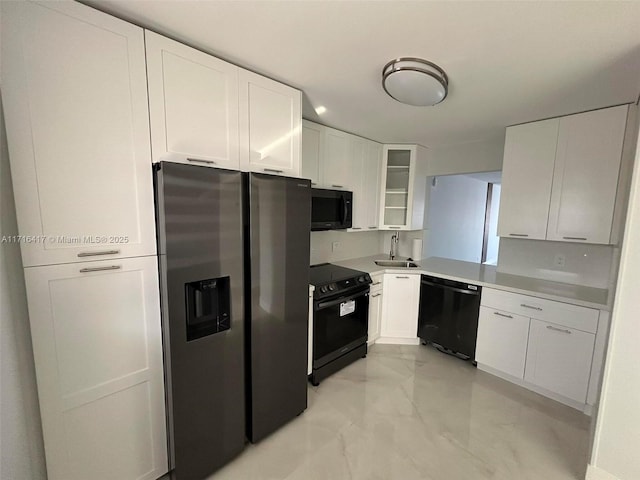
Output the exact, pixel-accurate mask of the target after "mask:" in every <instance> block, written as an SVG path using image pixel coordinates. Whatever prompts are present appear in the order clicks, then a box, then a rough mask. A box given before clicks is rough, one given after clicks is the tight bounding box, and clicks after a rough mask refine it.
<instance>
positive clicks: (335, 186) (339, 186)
mask: <svg viewBox="0 0 640 480" xmlns="http://www.w3.org/2000/svg"><path fill="white" fill-rule="evenodd" d="M331 186H332V187H333V188H344V187H343V186H342V185H331Z"/></svg>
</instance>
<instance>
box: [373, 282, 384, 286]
mask: <svg viewBox="0 0 640 480" xmlns="http://www.w3.org/2000/svg"><path fill="white" fill-rule="evenodd" d="M381 283H382V282H376V283H372V284H371V286H373V285H380V284H381Z"/></svg>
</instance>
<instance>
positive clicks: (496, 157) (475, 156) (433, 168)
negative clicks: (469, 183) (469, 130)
mask: <svg viewBox="0 0 640 480" xmlns="http://www.w3.org/2000/svg"><path fill="white" fill-rule="evenodd" d="M503 154H504V133H503V134H502V135H500V136H498V137H495V138H490V139H487V140H482V141H479V142H469V143H460V144H456V145H448V146H444V147H436V148H430V149H429V166H428V168H427V176H434V175H453V174H458V173H474V172H493V171H497V170H502V157H503Z"/></svg>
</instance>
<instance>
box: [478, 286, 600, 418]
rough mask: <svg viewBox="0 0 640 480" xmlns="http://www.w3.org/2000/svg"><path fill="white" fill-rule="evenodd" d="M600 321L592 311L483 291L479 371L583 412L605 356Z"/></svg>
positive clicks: (540, 299) (588, 404) (479, 324)
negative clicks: (514, 383) (597, 339)
mask: <svg viewBox="0 0 640 480" xmlns="http://www.w3.org/2000/svg"><path fill="white" fill-rule="evenodd" d="M600 316H601V315H600V312H599V311H598V310H595V309H593V308H587V307H582V306H577V305H572V304H567V303H563V302H555V301H551V300H546V299H543V298H538V297H532V296H529V295H521V294H517V293H510V292H504V291H500V290H495V289H490V288H486V287H485V288H484V289H483V291H482V301H481V307H480V318H479V321H478V337H477V342H476V361H477V362H478V368H479V369H481V370H486V371H488V372H489V373H493V374H496V375H498V376H503V377H504V378H506V379H508V380H511V381H514V382H516V383H518V384H520V385H522V386H524V387H526V388H529V389H531V390H534V391H536V392H538V393H540V394H542V395H546V396H548V397H551V398H553V399H555V400H557V401H560V402H562V403H565V404H567V405H570V406H572V407H574V408H578V409H581V410H584V411H585V412H587V411H588V410H589V409H590V407H591V406H592V405H593V403H594V394H593V391H594V389H596V388H597V383H598V381H599V375H596V376H594V375H592V373H591V372H592V370H593V371H595V372H600V368H601V366H602V358H603V352H604V343H605V342H604V338H603V337H604V336H605V335H606V328H605V327H606V323H607V322H606V321H605V322H603V324H600V323H601V322H600V320H599V317H600ZM596 337H598V338H599V341H598V342H596ZM594 352H595V353H594ZM588 392H591V395H590V397H591V398H588V397H587V393H588Z"/></svg>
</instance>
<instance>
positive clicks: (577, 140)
mask: <svg viewBox="0 0 640 480" xmlns="http://www.w3.org/2000/svg"><path fill="white" fill-rule="evenodd" d="M630 114H631V111H630V109H629V106H628V105H621V106H618V107H612V108H605V109H602V110H595V111H591V112H586V113H579V114H576V115H569V116H566V117H561V118H554V119H550V120H544V121H541V122H533V123H528V124H524V125H517V126H514V127H508V128H507V134H506V141H505V149H504V163H503V170H502V196H501V198H500V214H499V221H498V235H500V236H502V237H516V238H517V237H524V238H531V239H537V240H554V241H564V242H585V243H602V244H609V243H616V242H617V241H618V233H619V232H618V230H619V227H620V225H621V224H622V221H621V218H622V212H623V211H624V208H623V207H624V203H625V201H626V190H627V187H628V185H627V179H626V178H624V177H625V175H621V174H620V172H621V167H622V168H626V167H625V166H626V165H627V163H629V161H630V160H631V156H630V155H629V153H628V151H630V149H631V146H630V145H627V144H625V135H629V132H627V131H626V130H627V128H626V127H627V118H628V116H629V115H630ZM627 143H628V144H630V143H632V142H627Z"/></svg>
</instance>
